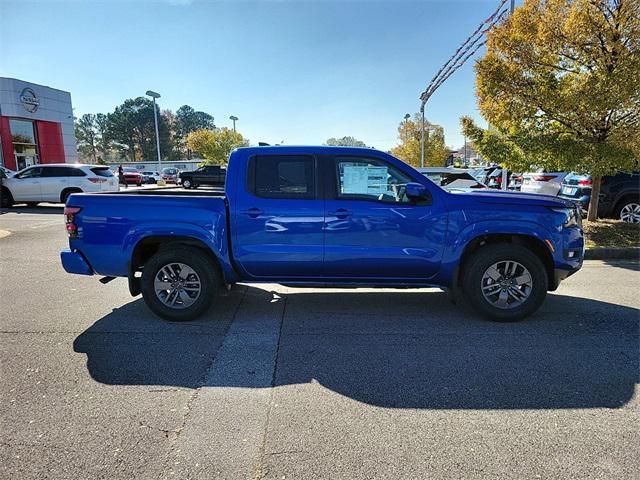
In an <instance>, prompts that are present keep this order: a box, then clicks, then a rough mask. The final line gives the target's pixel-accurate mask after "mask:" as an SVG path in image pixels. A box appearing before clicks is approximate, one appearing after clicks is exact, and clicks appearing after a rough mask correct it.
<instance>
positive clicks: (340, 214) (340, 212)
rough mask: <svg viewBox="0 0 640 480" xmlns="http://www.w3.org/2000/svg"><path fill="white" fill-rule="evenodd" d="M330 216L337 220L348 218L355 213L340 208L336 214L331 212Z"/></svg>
mask: <svg viewBox="0 0 640 480" xmlns="http://www.w3.org/2000/svg"><path fill="white" fill-rule="evenodd" d="M329 215H333V216H334V217H337V218H347V217H350V216H351V215H353V212H352V211H351V210H347V209H346V208H339V209H338V210H336V211H335V212H329Z"/></svg>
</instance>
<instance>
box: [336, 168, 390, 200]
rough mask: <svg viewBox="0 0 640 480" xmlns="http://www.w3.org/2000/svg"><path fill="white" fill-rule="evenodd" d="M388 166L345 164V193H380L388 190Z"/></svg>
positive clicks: (343, 180) (343, 185)
mask: <svg viewBox="0 0 640 480" xmlns="http://www.w3.org/2000/svg"><path fill="white" fill-rule="evenodd" d="M388 178H389V172H388V169H387V167H377V166H376V167H374V166H371V165H345V166H344V167H343V173H342V178H341V180H342V182H341V183H342V188H341V193H343V194H356V195H357V194H361V195H380V194H381V193H385V192H386V191H387V190H388V184H387V179H388Z"/></svg>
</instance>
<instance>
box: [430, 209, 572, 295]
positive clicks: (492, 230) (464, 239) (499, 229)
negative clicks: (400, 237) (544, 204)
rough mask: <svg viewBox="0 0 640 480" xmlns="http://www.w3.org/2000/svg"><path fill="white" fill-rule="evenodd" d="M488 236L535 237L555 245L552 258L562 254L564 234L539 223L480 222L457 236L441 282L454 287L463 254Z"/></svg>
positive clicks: (447, 251) (445, 259) (448, 252)
mask: <svg viewBox="0 0 640 480" xmlns="http://www.w3.org/2000/svg"><path fill="white" fill-rule="evenodd" d="M486 235H522V236H528V237H533V238H536V239H538V240H540V241H541V242H543V244H545V245H547V248H549V247H548V244H547V240H549V241H550V242H551V244H552V245H553V250H551V249H549V253H551V255H552V257H553V258H554V261H555V258H556V255H557V254H558V252H562V234H561V232H559V231H558V232H556V231H554V230H552V229H549V228H547V227H546V226H545V225H542V224H540V223H537V222H527V221H509V222H504V223H502V222H496V221H479V222H474V223H472V224H469V225H467V226H466V227H465V228H463V229H462V231H461V232H460V233H459V234H457V235H456V238H455V240H454V241H452V242H451V243H450V244H449V245H447V248H446V249H445V253H444V256H443V260H442V267H443V268H442V278H441V282H442V283H443V284H444V285H447V286H454V281H455V280H457V274H458V268H459V266H460V263H461V261H462V254H463V253H464V250H465V248H466V247H467V246H468V245H469V244H470V243H471V242H472V241H473V240H475V239H477V238H479V237H483V236H486Z"/></svg>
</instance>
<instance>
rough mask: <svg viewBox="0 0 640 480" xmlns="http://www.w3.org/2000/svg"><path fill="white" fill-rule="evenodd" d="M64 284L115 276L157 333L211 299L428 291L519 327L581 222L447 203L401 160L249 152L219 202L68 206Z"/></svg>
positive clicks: (565, 263) (157, 198)
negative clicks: (248, 291)
mask: <svg viewBox="0 0 640 480" xmlns="http://www.w3.org/2000/svg"><path fill="white" fill-rule="evenodd" d="M65 215H66V228H67V232H68V234H69V245H70V249H69V250H65V251H63V252H62V253H61V257H62V264H63V266H64V268H65V270H66V271H67V272H69V273H77V274H83V275H93V274H99V275H103V276H105V277H106V278H103V279H102V280H101V281H102V282H106V281H109V280H111V279H112V277H127V278H128V279H129V290H130V292H131V294H132V295H138V294H140V293H142V296H143V298H144V301H145V302H146V304H147V305H148V307H149V308H150V309H151V310H152V311H153V312H155V313H156V314H157V315H159V316H160V317H163V318H166V319H169V320H189V319H193V318H195V317H198V316H199V315H201V314H203V313H204V312H205V311H206V310H207V309H208V307H209V306H210V305H211V303H212V302H213V301H214V299H215V298H216V292H217V291H218V290H219V289H221V288H222V287H229V286H230V285H232V284H234V283H237V282H243V283H260V282H266V283H281V284H285V285H292V286H313V287H321V286H327V287H329V286H330V287H336V286H347V287H359V286H360V287H385V288H388V287H399V288H413V287H440V288H442V289H444V290H446V291H449V292H451V294H452V295H453V296H454V298H461V297H465V298H466V299H468V301H469V302H470V303H471V305H472V306H473V307H474V308H475V310H476V311H477V312H479V313H480V314H482V315H484V316H486V317H489V318H492V319H495V320H501V321H513V320H518V319H522V318H524V317H526V316H528V315H530V314H532V313H533V312H535V311H536V310H537V309H538V307H540V305H541V304H542V302H543V301H544V298H545V296H546V292H547V291H548V290H555V289H556V288H557V287H558V284H559V283H560V281H561V280H562V279H564V278H566V277H567V276H569V275H571V274H573V273H574V272H576V271H577V270H578V269H580V267H581V266H582V259H583V253H584V241H583V234H582V227H581V217H580V215H579V214H578V212H577V211H576V209H575V207H574V206H573V204H572V203H571V202H569V201H566V200H561V199H557V198H554V197H549V196H545V195H526V194H519V193H513V192H501V191H495V190H490V189H479V190H477V191H472V192H460V193H449V192H447V191H445V190H443V189H442V188H440V187H438V186H436V185H435V184H434V183H432V182H431V181H430V180H429V179H428V178H427V177H425V176H424V175H422V174H420V173H419V172H418V171H416V170H415V169H413V168H412V167H410V166H409V165H407V164H405V163H403V162H401V161H400V160H398V159H396V158H394V157H392V156H390V155H388V154H386V153H383V152H379V151H376V150H372V149H368V148H350V147H280V146H277V147H254V148H240V149H237V150H235V151H234V152H233V153H232V154H231V156H230V158H229V167H228V174H227V181H226V186H225V192H215V191H202V190H196V191H185V190H182V189H174V190H172V189H157V190H153V189H149V190H137V191H135V192H127V191H124V192H119V193H96V194H74V195H71V197H70V198H69V200H68V201H67V204H66V207H65Z"/></svg>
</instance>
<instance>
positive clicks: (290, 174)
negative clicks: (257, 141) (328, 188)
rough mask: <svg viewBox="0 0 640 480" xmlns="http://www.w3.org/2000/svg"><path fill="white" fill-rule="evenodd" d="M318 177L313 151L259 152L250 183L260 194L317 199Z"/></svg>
mask: <svg viewBox="0 0 640 480" xmlns="http://www.w3.org/2000/svg"><path fill="white" fill-rule="evenodd" d="M315 177H316V175H315V161H314V157H313V156H311V155H256V156H254V157H252V158H251V160H250V163H249V171H248V176H247V187H248V190H249V191H250V192H251V193H252V194H253V195H255V196H256V197H262V198H289V199H315V198H316V178H315Z"/></svg>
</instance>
